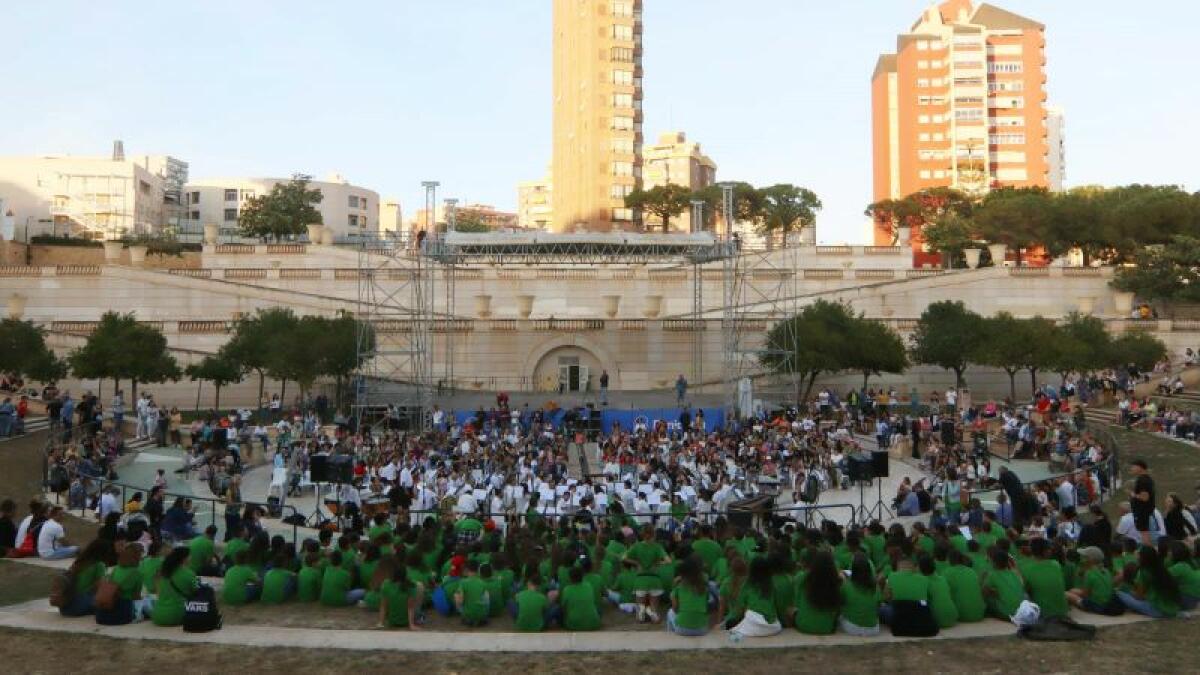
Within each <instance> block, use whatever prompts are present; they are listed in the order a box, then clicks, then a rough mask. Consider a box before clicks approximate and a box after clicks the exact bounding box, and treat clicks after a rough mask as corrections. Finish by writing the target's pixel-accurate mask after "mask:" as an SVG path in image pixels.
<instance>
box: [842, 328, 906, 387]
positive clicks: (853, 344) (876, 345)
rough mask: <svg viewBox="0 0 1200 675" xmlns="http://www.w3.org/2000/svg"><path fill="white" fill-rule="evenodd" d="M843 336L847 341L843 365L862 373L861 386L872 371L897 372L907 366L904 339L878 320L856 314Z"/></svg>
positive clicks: (876, 373) (900, 371)
mask: <svg viewBox="0 0 1200 675" xmlns="http://www.w3.org/2000/svg"><path fill="white" fill-rule="evenodd" d="M846 338H847V340H848V341H849V343H850V344H849V351H848V352H847V354H846V357H845V367H846V370H855V371H858V372H860V373H862V376H863V389H866V388H867V383H868V382H869V381H870V379H871V376H872V375H879V374H881V373H894V374H899V373H903V372H904V371H905V369H906V368H908V352H907V350H905V348H904V340H903V339H902V338H901V337H900V335H899V334H898V333H896V331H894V330H892V329H891V327H890V326H888V325H887V324H885V323H883V322H882V321H877V320H874V319H866V318H862V317H858V318H856V319H855V321H854V324H853V326H852V332H851V334H850V335H848V336H846Z"/></svg>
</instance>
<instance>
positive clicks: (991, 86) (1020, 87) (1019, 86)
mask: <svg viewBox="0 0 1200 675" xmlns="http://www.w3.org/2000/svg"><path fill="white" fill-rule="evenodd" d="M988 91H989V92H993V93H995V92H998V91H1011V92H1018V91H1025V83H1024V82H1022V81H1021V80H1010V81H1006V82H988Z"/></svg>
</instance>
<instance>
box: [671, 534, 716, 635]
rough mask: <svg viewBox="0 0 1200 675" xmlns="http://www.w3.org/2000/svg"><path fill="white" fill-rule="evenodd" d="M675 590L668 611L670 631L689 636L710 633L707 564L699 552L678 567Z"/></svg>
mask: <svg viewBox="0 0 1200 675" xmlns="http://www.w3.org/2000/svg"><path fill="white" fill-rule="evenodd" d="M675 574H676V575H677V576H676V577H675V584H674V587H673V588H672V589H671V609H669V610H667V630H668V631H670V632H672V633H674V634H676V635H683V636H685V637H699V636H701V635H705V634H707V633H708V627H709V621H708V579H707V577H705V575H704V561H703V559H702V558H701V557H700V556H699V555H698V554H696V553H693V554H692V555H690V556H688V557H686V558H684V559H683V560H681V561H680V562H679V566H678V567H676V568H675Z"/></svg>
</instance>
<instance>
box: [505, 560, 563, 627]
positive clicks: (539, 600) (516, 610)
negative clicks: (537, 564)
mask: <svg viewBox="0 0 1200 675" xmlns="http://www.w3.org/2000/svg"><path fill="white" fill-rule="evenodd" d="M541 585H542V579H541V577H539V576H538V575H537V574H536V573H534V574H530V575H527V577H526V579H525V590H523V591H521V592H520V593H517V594H516V595H515V596H513V599H512V601H510V603H509V606H508V611H509V614H511V615H512V617H513V619H515V620H516V627H517V630H518V631H520V632H522V633H540V632H542V631H543V630H545V629H546V627H547V626H549V625H550V624H552V623H554V622H556V621H558V620H559V619H560V613H559V608H558V605H556V604H554V601H555V600H556V599H557V598H558V591H550V592H549V593H543V592H542V591H541Z"/></svg>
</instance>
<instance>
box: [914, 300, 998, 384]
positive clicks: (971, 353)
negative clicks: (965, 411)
mask: <svg viewBox="0 0 1200 675" xmlns="http://www.w3.org/2000/svg"><path fill="white" fill-rule="evenodd" d="M986 336H987V327H986V325H985V323H984V321H983V317H981V316H980V315H978V314H976V313H975V312H972V311H971V310H969V309H967V307H966V305H964V304H963V303H962V302H958V301H956V302H951V301H949V300H943V301H941V302H935V303H933V304H931V305H929V306H928V307H926V308H925V311H924V312H923V313H922V314H921V318H920V319H918V321H917V328H916V330H915V331H914V332H913V335H912V358H913V360H914V361H916V362H917V363H926V364H929V365H934V366H939V367H941V368H945V369H946V370H951V371H954V380H955V383H956V386H957V387H960V388H961V387H962V386H963V382H964V380H963V374H964V373H965V372H966V371H967V366H968V364H970V363H972V362H974V361H976V359H977V357H978V354H979V350H980V347H981V345H982V344H983V342H984V340H985V338H986Z"/></svg>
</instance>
